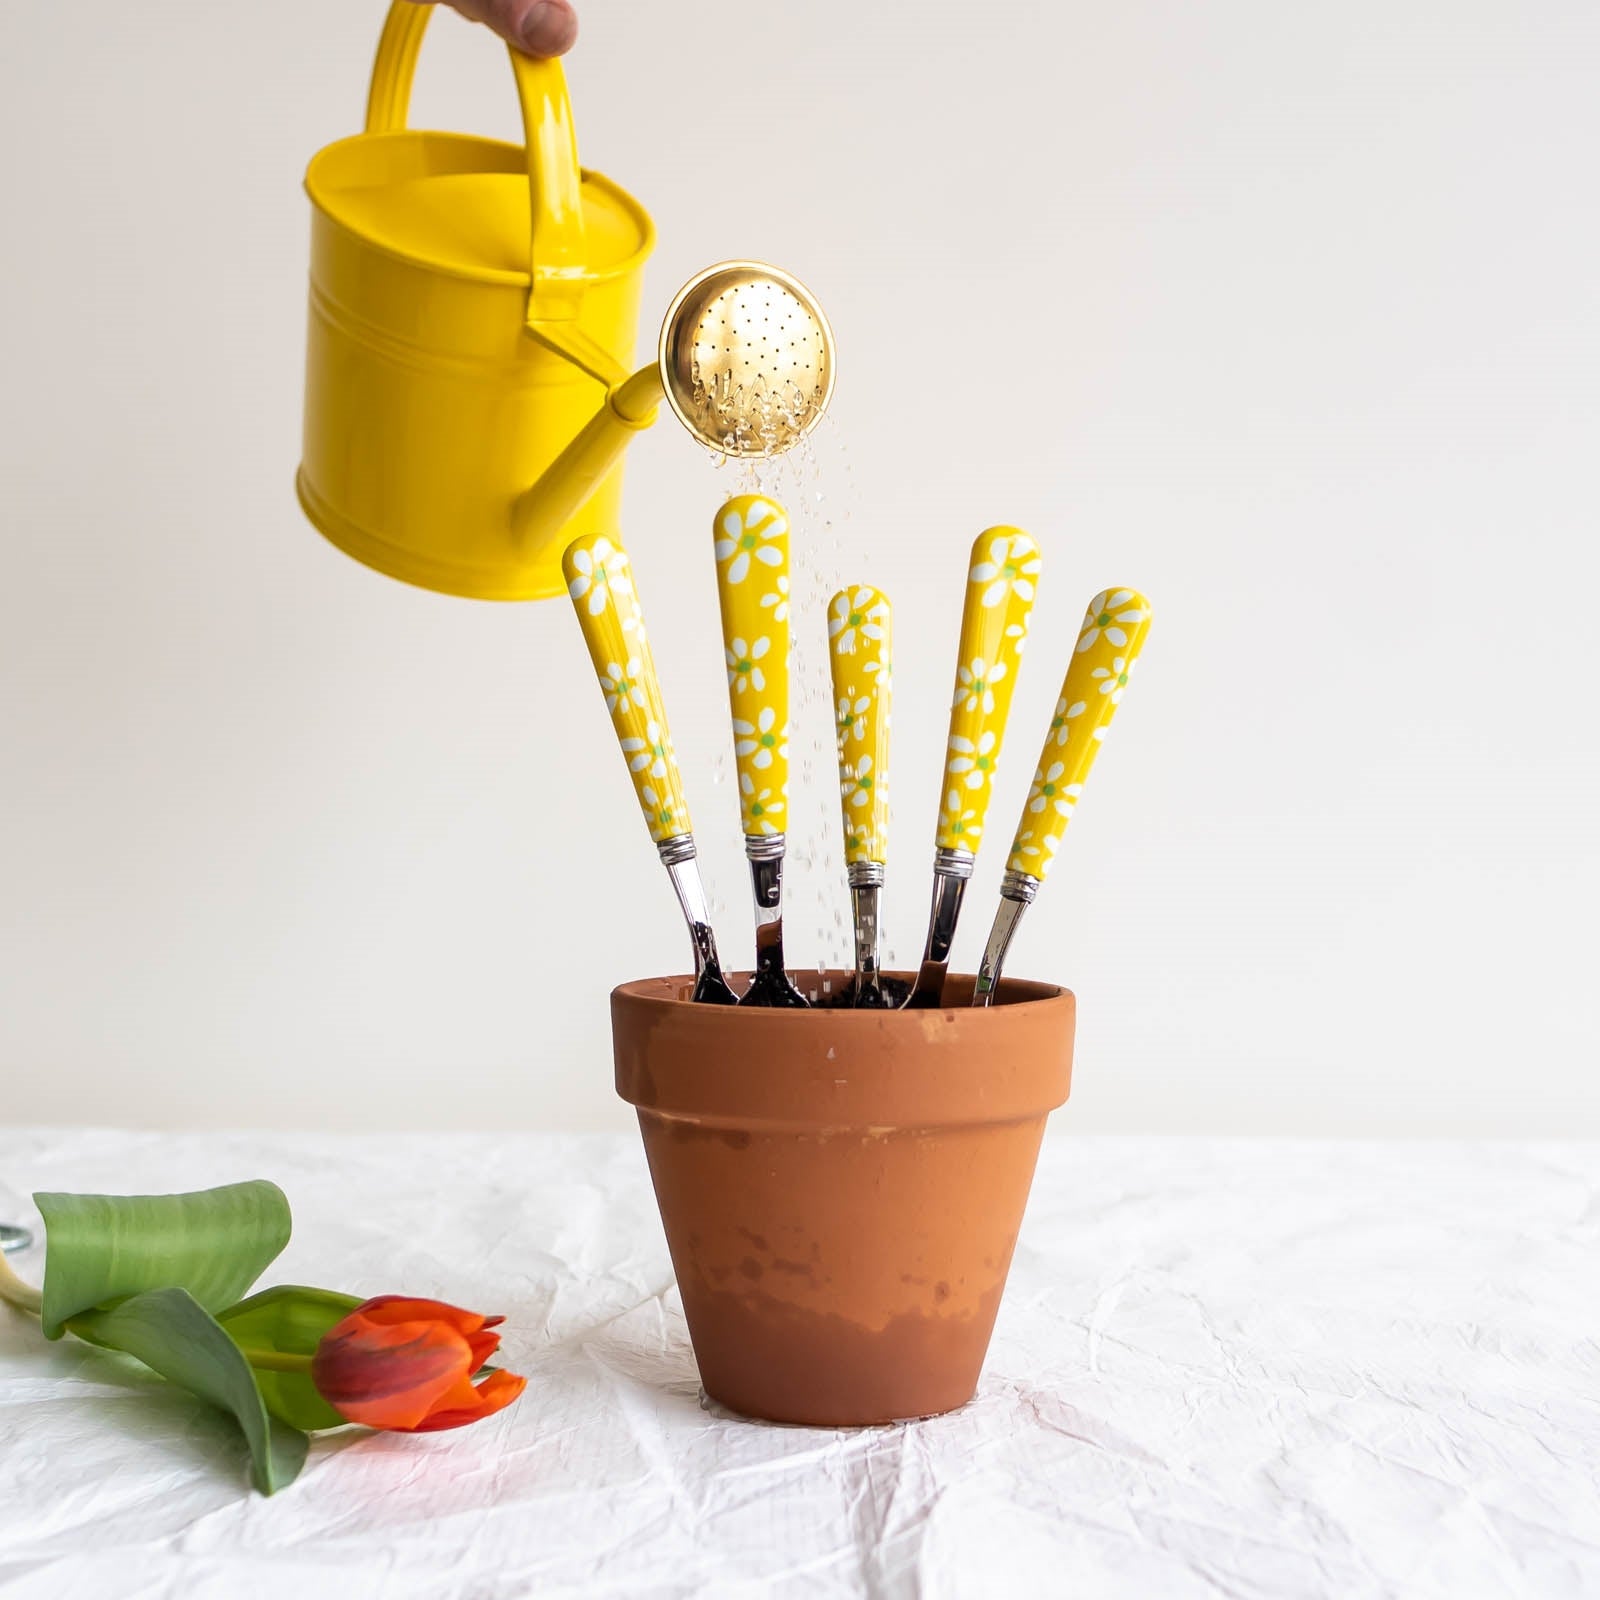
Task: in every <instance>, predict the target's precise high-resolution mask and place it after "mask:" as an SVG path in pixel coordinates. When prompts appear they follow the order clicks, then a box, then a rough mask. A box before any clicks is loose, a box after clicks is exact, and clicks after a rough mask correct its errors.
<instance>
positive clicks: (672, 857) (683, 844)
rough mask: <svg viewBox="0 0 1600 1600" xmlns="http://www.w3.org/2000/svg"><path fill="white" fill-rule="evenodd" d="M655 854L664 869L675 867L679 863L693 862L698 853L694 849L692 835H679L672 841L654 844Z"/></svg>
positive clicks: (666, 840) (664, 840)
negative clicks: (659, 858)
mask: <svg viewBox="0 0 1600 1600" xmlns="http://www.w3.org/2000/svg"><path fill="white" fill-rule="evenodd" d="M656 854H657V855H658V856H660V857H661V864H662V866H664V867H675V866H677V864H678V863H679V862H680V861H693V860H694V858H695V857H696V856H697V855H698V854H699V852H698V851H697V850H696V849H695V847H694V835H693V834H692V833H680V834H679V835H678V836H677V837H676V838H674V839H662V840H660V841H658V842H657V844H656Z"/></svg>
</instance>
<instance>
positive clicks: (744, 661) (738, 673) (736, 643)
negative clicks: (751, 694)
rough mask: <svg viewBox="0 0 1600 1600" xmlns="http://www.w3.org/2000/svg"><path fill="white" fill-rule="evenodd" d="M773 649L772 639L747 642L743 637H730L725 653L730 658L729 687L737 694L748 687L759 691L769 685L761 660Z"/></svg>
mask: <svg viewBox="0 0 1600 1600" xmlns="http://www.w3.org/2000/svg"><path fill="white" fill-rule="evenodd" d="M771 649H772V641H771V640H770V639H768V638H765V637H763V638H760V639H756V640H753V641H752V642H750V643H748V644H747V643H746V642H745V641H744V640H743V639H737V638H735V639H730V640H729V641H728V645H727V648H726V650H724V651H723V654H724V655H726V656H727V658H728V687H729V688H730V689H732V690H733V692H734V693H735V694H743V693H744V692H745V690H746V689H755V690H757V691H759V690H762V689H765V688H766V686H767V675H766V672H765V671H764V670H763V669H762V666H761V662H762V661H763V660H764V659H765V658H766V656H767V653H768V652H769V651H770V650H771Z"/></svg>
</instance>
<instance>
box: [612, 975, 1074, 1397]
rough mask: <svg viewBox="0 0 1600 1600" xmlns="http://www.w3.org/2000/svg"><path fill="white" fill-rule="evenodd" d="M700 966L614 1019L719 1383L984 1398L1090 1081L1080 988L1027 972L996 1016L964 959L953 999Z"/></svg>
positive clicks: (706, 1366) (620, 1004)
mask: <svg viewBox="0 0 1600 1600" xmlns="http://www.w3.org/2000/svg"><path fill="white" fill-rule="evenodd" d="M844 978H845V975H843V974H835V975H834V978H833V986H834V988H835V989H838V988H839V987H840V986H841V985H842V983H843V982H844ZM691 982H692V980H690V979H689V978H651V979H646V980H644V981H643V982H639V983H626V984H623V985H622V987H621V988H619V989H617V990H615V991H614V992H613V994H612V996H611V1034H612V1047H613V1051H614V1054H615V1059H616V1073H617V1093H618V1094H620V1095H621V1096H622V1098H623V1099H624V1100H627V1101H628V1102H630V1103H631V1104H632V1105H634V1106H636V1107H637V1108H638V1112H639V1126H640V1129H641V1131H642V1132H643V1134H644V1146H645V1153H646V1154H647V1156H648V1157H649V1161H650V1176H651V1178H652V1179H653V1180H654V1183H655V1190H656V1201H657V1203H658V1204H659V1205H660V1207H661V1220H662V1222H663V1224H664V1225H665V1227H666V1232H667V1244H668V1247H669V1248H670V1249H671V1251H672V1264H673V1266H674V1267H675V1268H676V1270H677V1275H678V1286H679V1288H680V1290H681V1292H682V1294H683V1308H684V1312H685V1314H686V1316H687V1317H688V1321H689V1335H690V1337H691V1338H692V1339H693V1341H694V1350H695V1356H696V1358H697V1360H698V1361H699V1363H700V1377H701V1381H702V1382H703V1383H704V1384H705V1387H706V1392H707V1393H708V1394H709V1395H711V1396H712V1398H713V1399H716V1400H719V1401H721V1402H722V1404H724V1405H726V1406H728V1407H729V1408H730V1409H732V1410H734V1411H738V1412H742V1413H743V1414H744V1415H746V1416H751V1417H765V1418H769V1419H771V1420H773V1421H777V1422H803V1423H812V1424H827V1425H856V1424H865V1423H875V1422H889V1421H894V1420H897V1419H900V1418H907V1417H923V1416H931V1415H933V1414H935V1413H937V1412H941V1411H950V1410H953V1409H954V1408H955V1407H956V1406H959V1405H963V1404H965V1403H966V1402H967V1401H968V1400H970V1399H971V1398H972V1395H973V1391H974V1390H975V1389H976V1388H977V1383H978V1373H979V1370H980V1369H981V1368H982V1366H983V1358H984V1354H985V1352H986V1351H987V1349H988V1346H989V1334H990V1332H991V1330H992V1329H993V1327H994V1318H995V1312H996V1311H997V1310H998V1309H999V1305H1000V1295H1001V1291H1002V1290H1003V1289H1004V1288H1005V1281H1006V1272H1007V1270H1008V1268H1009V1267H1010V1265H1011V1251H1012V1247H1013V1245H1014V1244H1015V1243H1016V1238H1017V1229H1018V1228H1019V1226H1020V1225H1021V1222H1022V1212H1023V1207H1024V1205H1025V1204H1026V1202H1027V1198H1028V1187H1029V1185H1030V1184H1031V1183H1032V1181H1033V1168H1034V1163H1035V1161H1036V1159H1037V1157H1038V1154H1039V1140H1040V1137H1041V1135H1042V1134H1043V1132H1044V1124H1045V1118H1046V1116H1048V1114H1049V1113H1050V1111H1051V1110H1053V1109H1054V1108H1055V1107H1056V1106H1058V1105H1060V1104H1061V1103H1062V1102H1063V1101H1065V1099H1066V1098H1067V1091H1068V1089H1069V1087H1070V1085H1071V1078H1072V1031H1073V1018H1074V1010H1075V1007H1074V1001H1073V997H1072V995H1071V993H1070V992H1069V991H1067V990H1065V989H1057V988H1054V987H1052V986H1050V985H1048V984H1042V983H1024V982H1020V981H1014V980H1012V979H1006V980H1004V981H1003V982H1002V984H1001V987H1000V993H999V998H998V1003H997V1004H996V1005H994V1006H992V1007H990V1008H988V1009H985V1010H974V1009H971V1008H970V1007H968V1006H966V1005H965V1004H964V1003H963V1002H964V1001H965V1000H966V999H967V998H968V997H969V996H970V995H971V992H972V980H971V979H970V978H967V979H962V978H959V977H956V976H954V975H952V977H951V978H950V980H949V984H948V987H947V989H946V998H947V999H950V1000H952V1001H954V1002H955V1006H954V1007H953V1008H946V1009H944V1010H939V1011H915V1012H907V1011H828V1010H811V1011H767V1010H756V1009H748V1010H747V1009H744V1008H742V1007H741V1008H733V1007H721V1006H703V1005H693V1004H691V1003H690V1002H689V999H688V996H689V991H690V988H691ZM735 987H738V985H737V984H736V985H735Z"/></svg>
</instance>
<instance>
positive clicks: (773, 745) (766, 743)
mask: <svg viewBox="0 0 1600 1600" xmlns="http://www.w3.org/2000/svg"><path fill="white" fill-rule="evenodd" d="M756 743H757V744H758V745H760V746H761V747H762V749H764V750H776V749H777V747H778V736H777V734H775V733H764V734H762V735H761V737H760V738H759V739H757V740H756Z"/></svg>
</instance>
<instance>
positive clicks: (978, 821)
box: [939, 789, 983, 852]
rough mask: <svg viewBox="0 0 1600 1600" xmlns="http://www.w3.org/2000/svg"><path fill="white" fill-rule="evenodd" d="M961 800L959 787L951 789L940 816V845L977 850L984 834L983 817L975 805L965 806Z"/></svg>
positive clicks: (944, 847) (942, 846) (948, 848)
mask: <svg viewBox="0 0 1600 1600" xmlns="http://www.w3.org/2000/svg"><path fill="white" fill-rule="evenodd" d="M961 800H962V795H961V791H960V790H959V789H951V790H950V791H949V792H948V793H947V794H946V795H945V797H944V811H943V812H942V813H941V815H940V817H939V847H940V849H942V850H971V851H973V852H976V851H977V848H978V840H979V839H980V838H981V837H982V834H983V819H982V818H981V817H980V816H979V815H978V811H977V808H976V807H975V806H965V807H963V806H962V804H961ZM947 840H948V841H949V842H948V843H946V841H947Z"/></svg>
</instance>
